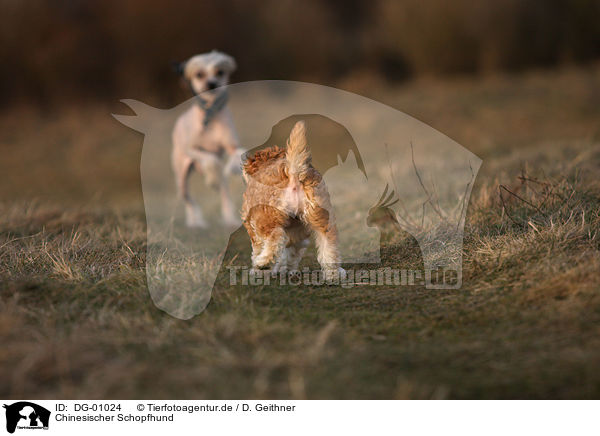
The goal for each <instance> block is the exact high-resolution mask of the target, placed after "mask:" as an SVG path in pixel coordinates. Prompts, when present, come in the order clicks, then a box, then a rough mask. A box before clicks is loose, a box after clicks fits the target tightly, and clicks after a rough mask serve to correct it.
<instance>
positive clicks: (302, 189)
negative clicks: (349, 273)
mask: <svg viewBox="0 0 600 436" xmlns="http://www.w3.org/2000/svg"><path fill="white" fill-rule="evenodd" d="M242 173H243V176H244V180H245V181H246V183H247V186H246V191H245V192H244V199H243V203H242V221H243V223H244V227H246V230H247V231H248V235H249V236H250V241H251V243H252V267H253V270H257V269H267V268H268V267H269V266H270V265H271V264H273V269H272V271H273V272H285V271H288V270H289V271H297V270H298V265H299V263H300V260H301V258H302V256H303V255H304V252H305V250H306V247H307V246H308V243H309V237H310V234H311V233H314V235H315V238H316V245H317V260H318V261H319V264H320V265H321V268H322V270H323V271H324V273H325V276H326V278H327V279H328V280H330V279H331V278H332V277H335V276H338V277H345V271H344V270H343V269H342V268H341V267H340V253H339V250H338V232H337V228H336V225H335V218H334V216H333V209H332V206H331V202H330V199H329V193H328V191H327V187H326V186H325V183H324V181H323V177H322V176H321V174H320V173H319V172H318V171H317V170H316V169H315V168H314V167H313V166H312V164H311V154H310V150H309V148H308V144H307V140H306V128H305V125H304V122H303V121H299V122H297V123H296V124H295V125H294V127H293V129H292V131H291V133H290V136H289V139H288V140H287V148H285V149H284V148H279V147H278V146H274V147H269V148H266V149H263V150H260V151H258V152H256V153H255V154H254V156H252V157H248V158H247V159H246V161H245V162H244V164H243V171H242Z"/></svg>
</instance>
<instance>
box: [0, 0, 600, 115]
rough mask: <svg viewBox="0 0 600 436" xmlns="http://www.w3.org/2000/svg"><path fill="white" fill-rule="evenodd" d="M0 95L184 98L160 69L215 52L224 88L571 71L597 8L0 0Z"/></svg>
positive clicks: (382, 1) (594, 32) (588, 41)
mask: <svg viewBox="0 0 600 436" xmlns="http://www.w3.org/2000/svg"><path fill="white" fill-rule="evenodd" d="M0 5H1V6H0V12H1V14H0V16H1V17H2V18H1V20H2V26H0V57H1V59H2V68H1V69H0V75H1V77H0V95H1V96H2V103H3V104H4V105H6V104H10V103H14V102H18V101H19V100H23V101H28V102H32V101H33V102H38V103H45V104H55V103H61V102H65V101H74V100H75V101H81V100H91V101H95V100H98V99H114V98H120V97H133V98H140V99H142V100H146V101H148V100H149V96H151V98H154V99H155V100H154V103H156V104H161V103H162V104H171V103H173V102H178V101H181V99H182V96H185V93H183V91H182V90H181V87H180V86H179V84H178V81H177V80H176V79H175V77H174V74H173V73H172V71H171V70H170V68H169V63H170V61H173V60H183V59H186V58H187V57H189V56H190V55H191V54H195V53H200V52H204V51H208V50H211V49H213V48H218V49H219V50H223V51H225V52H227V53H230V54H232V55H233V56H234V57H235V58H236V59H237V61H238V64H239V70H238V72H237V73H236V75H235V77H234V80H235V81H244V80H256V79H290V80H306V81H315V82H319V83H325V84H334V83H335V82H336V81H338V80H340V79H343V78H346V77H349V76H352V75H353V74H366V75H371V74H372V75H373V77H380V78H383V79H386V80H389V81H397V80H405V79H407V78H410V77H413V76H419V75H447V74H465V73H467V74H476V73H481V72H490V71H492V72H493V71H498V70H502V71H506V70H509V71H512V70H520V69H526V68H530V67H534V66H536V67H537V66H542V67H552V66H556V65H560V64H565V63H582V62H587V61H590V60H593V59H595V58H597V57H598V56H599V55H600V25H599V24H598V20H599V18H600V0H494V1H493V2H492V1H475V0H453V1H447V0H403V1H394V0H371V1H367V0H362V1H361V0H346V1H342V0H331V1H316V0H304V1H300V0H264V1H243V0H214V1H207V0H180V1H166V0H54V1H42V0H0Z"/></svg>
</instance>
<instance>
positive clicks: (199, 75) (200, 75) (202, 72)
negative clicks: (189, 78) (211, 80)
mask: <svg viewBox="0 0 600 436" xmlns="http://www.w3.org/2000/svg"><path fill="white" fill-rule="evenodd" d="M196 78H198V79H204V71H200V72H199V73H196Z"/></svg>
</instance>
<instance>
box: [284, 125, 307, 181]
mask: <svg viewBox="0 0 600 436" xmlns="http://www.w3.org/2000/svg"><path fill="white" fill-rule="evenodd" d="M285 159H286V161H287V170H288V174H289V175H290V177H293V178H295V179H297V180H301V179H302V178H303V177H302V176H304V175H305V174H306V172H307V171H308V169H309V167H310V163H311V160H312V156H311V155H310V150H309V149H308V142H307V141H306V126H305V125H304V121H298V122H297V123H296V124H295V125H294V128H293V129H292V132H291V133H290V137H289V139H288V140H287V151H286V154H285Z"/></svg>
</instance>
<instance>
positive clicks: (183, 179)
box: [174, 159, 208, 229]
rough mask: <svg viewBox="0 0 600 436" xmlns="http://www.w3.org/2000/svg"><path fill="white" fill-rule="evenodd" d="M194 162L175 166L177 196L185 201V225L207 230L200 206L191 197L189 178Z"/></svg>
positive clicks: (190, 161) (189, 161)
mask: <svg viewBox="0 0 600 436" xmlns="http://www.w3.org/2000/svg"><path fill="white" fill-rule="evenodd" d="M192 168H193V162H192V160H191V159H186V160H184V161H183V162H181V163H180V164H179V165H177V166H175V168H174V169H175V184H176V186H177V195H178V197H179V198H180V199H182V200H183V203H184V205H185V223H186V225H187V226H188V227H196V228H203V229H204V228H207V227H208V224H207V222H206V220H205V219H204V215H203V214H202V210H201V209H200V206H199V205H198V204H197V203H196V202H195V201H194V199H193V198H192V196H191V195H190V188H189V177H190V174H191V172H192Z"/></svg>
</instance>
